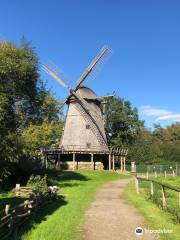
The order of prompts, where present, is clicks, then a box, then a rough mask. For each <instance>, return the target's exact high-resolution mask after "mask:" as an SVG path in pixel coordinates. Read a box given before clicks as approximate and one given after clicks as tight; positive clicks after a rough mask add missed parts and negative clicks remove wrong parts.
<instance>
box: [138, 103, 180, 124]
mask: <svg viewBox="0 0 180 240" xmlns="http://www.w3.org/2000/svg"><path fill="white" fill-rule="evenodd" d="M140 112H141V114H143V115H145V116H149V117H155V121H167V120H170V121H176V122H180V114H176V113H174V112H170V111H168V110H166V109H161V108H155V107H152V106H150V105H145V106H142V107H140Z"/></svg>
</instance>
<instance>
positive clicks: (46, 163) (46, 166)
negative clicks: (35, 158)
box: [44, 154, 48, 169]
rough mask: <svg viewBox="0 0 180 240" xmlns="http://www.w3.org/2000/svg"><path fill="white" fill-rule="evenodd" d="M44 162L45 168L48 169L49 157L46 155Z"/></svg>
mask: <svg viewBox="0 0 180 240" xmlns="http://www.w3.org/2000/svg"><path fill="white" fill-rule="evenodd" d="M44 161H45V168H46V169H47V168H48V155H47V154H46V155H45V157H44Z"/></svg>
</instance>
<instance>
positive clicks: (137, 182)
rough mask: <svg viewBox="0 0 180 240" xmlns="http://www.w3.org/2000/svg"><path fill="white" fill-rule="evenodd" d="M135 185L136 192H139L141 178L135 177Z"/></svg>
mask: <svg viewBox="0 0 180 240" xmlns="http://www.w3.org/2000/svg"><path fill="white" fill-rule="evenodd" d="M135 187H136V193H137V194H139V180H138V178H136V177H135Z"/></svg>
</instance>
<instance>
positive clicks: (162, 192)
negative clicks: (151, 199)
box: [134, 176, 180, 209]
mask: <svg viewBox="0 0 180 240" xmlns="http://www.w3.org/2000/svg"><path fill="white" fill-rule="evenodd" d="M134 179H135V188H136V193H137V194H140V187H139V182H140V181H147V182H149V183H150V185H149V187H150V194H151V196H153V195H154V184H158V185H159V186H161V194H162V207H163V208H164V209H166V208H167V201H166V194H165V189H170V190H172V191H175V192H177V193H178V206H179V207H180V189H179V188H176V187H173V186H170V185H168V184H164V183H161V182H158V181H156V180H153V179H148V178H142V177H137V176H135V177H134Z"/></svg>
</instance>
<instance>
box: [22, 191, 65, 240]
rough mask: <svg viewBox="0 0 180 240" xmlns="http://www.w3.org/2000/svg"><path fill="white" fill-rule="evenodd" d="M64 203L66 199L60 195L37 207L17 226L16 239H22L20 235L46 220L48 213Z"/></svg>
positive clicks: (51, 212)
mask: <svg viewBox="0 0 180 240" xmlns="http://www.w3.org/2000/svg"><path fill="white" fill-rule="evenodd" d="M66 204H67V201H66V200H65V199H64V197H62V196H61V197H60V198H59V199H56V200H53V201H52V202H50V203H48V204H47V205H45V206H44V207H42V208H40V209H38V210H37V211H36V212H34V213H33V214H32V215H31V216H30V217H29V218H28V219H27V220H26V221H25V222H24V223H23V224H22V225H21V226H20V227H19V228H18V234H17V235H18V236H17V240H20V239H22V236H23V235H24V234H25V233H27V232H28V231H30V230H32V229H34V228H35V225H36V224H40V223H41V222H43V221H46V220H47V217H48V216H49V215H51V214H53V212H55V211H56V210H57V209H59V208H60V207H62V206H63V205H66Z"/></svg>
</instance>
